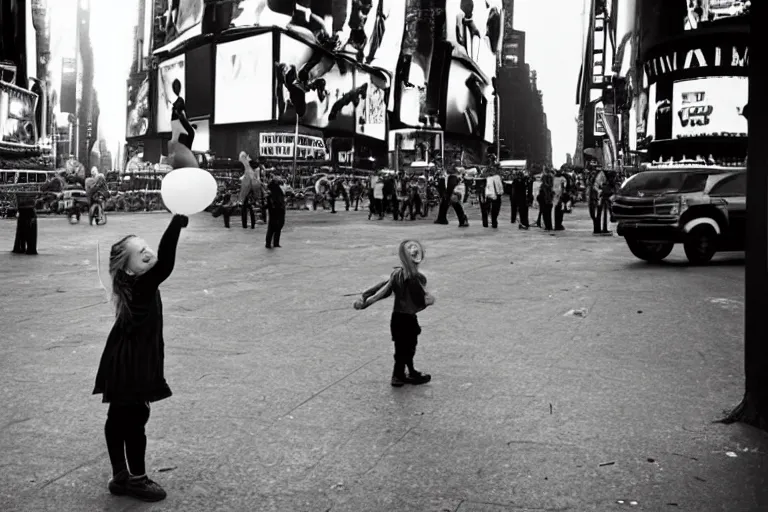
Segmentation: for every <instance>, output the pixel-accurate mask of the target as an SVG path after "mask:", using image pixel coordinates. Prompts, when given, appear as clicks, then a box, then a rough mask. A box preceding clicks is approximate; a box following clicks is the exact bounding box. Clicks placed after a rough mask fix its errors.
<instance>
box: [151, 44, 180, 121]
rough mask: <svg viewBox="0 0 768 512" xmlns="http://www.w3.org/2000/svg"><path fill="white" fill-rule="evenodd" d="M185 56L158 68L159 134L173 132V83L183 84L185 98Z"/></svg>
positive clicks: (163, 63) (175, 58) (174, 96)
mask: <svg viewBox="0 0 768 512" xmlns="http://www.w3.org/2000/svg"><path fill="white" fill-rule="evenodd" d="M184 63H185V59H184V55H179V56H177V57H174V58H172V59H168V60H167V61H165V62H162V63H160V65H159V66H158V67H157V132H158V133H164V132H170V131H171V110H172V108H173V102H174V101H176V93H174V92H173V82H174V81H175V80H178V81H179V83H180V84H181V93H180V94H179V96H181V97H182V98H183V97H184V82H185V80H184Z"/></svg>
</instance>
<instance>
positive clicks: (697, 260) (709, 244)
mask: <svg viewBox="0 0 768 512" xmlns="http://www.w3.org/2000/svg"><path fill="white" fill-rule="evenodd" d="M684 248H685V256H686V257H687V258H688V261H690V262H691V263H692V264H693V265H705V264H707V263H709V261H710V260H711V259H712V257H713V256H714V255H715V252H717V233H716V232H715V230H714V229H713V228H712V226H708V225H702V226H696V227H695V228H693V229H692V230H691V232H690V233H688V235H687V236H686V239H685V244H684Z"/></svg>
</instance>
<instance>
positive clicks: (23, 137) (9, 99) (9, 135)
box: [0, 82, 37, 145]
mask: <svg viewBox="0 0 768 512" xmlns="http://www.w3.org/2000/svg"><path fill="white" fill-rule="evenodd" d="M36 108H37V94H35V93H32V92H30V91H27V90H25V89H21V88H19V87H16V86H14V85H11V84H7V83H5V82H0V128H2V132H1V133H0V140H2V141H3V142H12V143H15V144H27V145H34V144H36V143H37V124H36V119H35V109H36Z"/></svg>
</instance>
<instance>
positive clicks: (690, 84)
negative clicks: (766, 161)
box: [672, 76, 749, 138]
mask: <svg viewBox="0 0 768 512" xmlns="http://www.w3.org/2000/svg"><path fill="white" fill-rule="evenodd" d="M672 98H673V99H672V137H674V138H680V137H706V136H714V137H719V136H744V137H746V135H747V118H746V117H744V115H743V113H744V108H745V107H746V105H747V102H748V100H749V80H748V79H747V78H746V77H737V76H728V77H725V76H719V77H708V78H699V79H696V80H685V81H680V82H676V83H675V84H674V86H673V93H672Z"/></svg>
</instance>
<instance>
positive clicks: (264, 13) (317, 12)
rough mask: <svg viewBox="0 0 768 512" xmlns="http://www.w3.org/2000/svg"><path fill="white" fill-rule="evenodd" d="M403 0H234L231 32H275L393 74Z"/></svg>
mask: <svg viewBox="0 0 768 512" xmlns="http://www.w3.org/2000/svg"><path fill="white" fill-rule="evenodd" d="M404 23H405V0H311V1H306V0H305V1H285V0H234V13H233V19H232V26H233V27H251V26H261V27H269V26H274V27H280V28H284V29H288V30H290V31H291V32H293V33H294V34H296V35H297V36H299V37H300V38H301V39H302V40H304V41H306V42H309V43H312V44H318V45H320V46H322V47H323V48H325V49H327V50H329V51H333V52H341V53H344V54H347V55H349V56H351V57H352V58H354V59H355V60H357V62H359V63H362V64H366V65H369V66H373V67H376V68H381V69H383V70H385V71H387V72H388V73H389V75H390V77H392V76H394V74H395V67H396V66H397V59H398V57H399V55H400V46H401V43H402V39H403V26H404Z"/></svg>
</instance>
